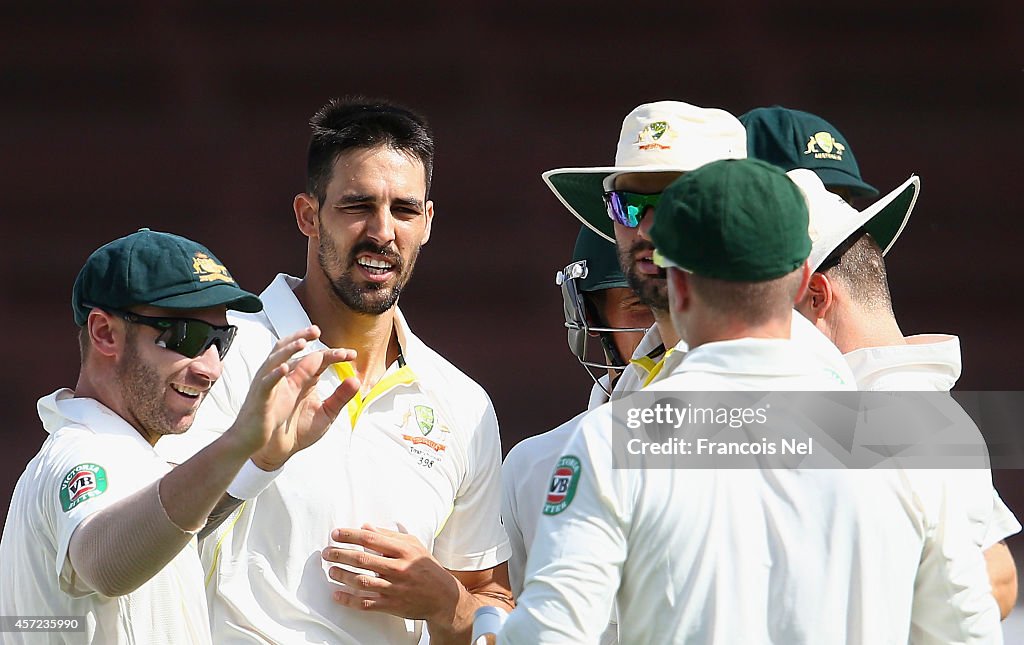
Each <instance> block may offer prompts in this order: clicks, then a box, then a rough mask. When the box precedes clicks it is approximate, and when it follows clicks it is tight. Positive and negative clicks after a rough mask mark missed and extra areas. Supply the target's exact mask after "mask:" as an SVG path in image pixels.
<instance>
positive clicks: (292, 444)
mask: <svg viewBox="0 0 1024 645" xmlns="http://www.w3.org/2000/svg"><path fill="white" fill-rule="evenodd" d="M72 308H73V311H74V319H75V323H76V324H77V325H78V326H79V344H80V346H81V355H82V367H81V371H80V373H79V378H78V384H77V385H76V387H75V389H74V390H70V389H60V390H57V391H56V392H54V393H53V394H50V395H49V396H45V397H43V398H42V399H40V400H39V403H38V409H39V417H40V419H41V420H42V422H43V427H44V428H45V429H46V431H47V433H49V437H48V438H47V439H46V441H45V442H43V446H42V448H41V449H40V451H39V453H38V454H37V455H36V456H35V458H34V459H33V460H32V461H31V462H30V463H29V465H28V467H27V468H26V469H25V472H24V474H23V475H22V476H21V478H20V479H19V481H18V484H17V487H16V488H15V490H14V496H13V499H12V501H11V507H10V510H9V512H8V516H7V523H6V525H5V527H4V533H3V538H2V540H0V568H2V569H3V571H4V575H3V576H0V615H2V616H4V618H5V619H7V617H12V616H13V617H64V619H63V621H53V620H51V621H50V625H51V627H53V628H54V629H53V630H52V632H54V633H50V634H48V635H49V636H59V635H58V634H56V633H55V632H56V631H65V632H67V634H66V636H67V637H68V640H67V641H66V642H74V643H104V644H107V643H113V644H128V643H211V642H212V638H211V633H210V622H209V615H208V612H207V603H206V593H205V591H204V589H203V587H204V584H203V570H202V566H201V565H200V561H199V556H198V553H197V551H196V539H195V534H196V533H197V532H198V531H199V529H201V528H203V526H204V525H205V524H206V521H207V517H208V516H209V514H210V512H211V510H212V509H213V507H214V505H215V503H216V502H217V501H218V500H219V499H220V498H221V497H222V496H223V495H224V493H225V490H230V485H231V483H232V478H233V477H235V475H236V474H237V473H238V471H239V469H240V468H241V466H242V464H243V463H245V462H247V461H248V460H250V459H252V460H256V461H257V462H258V461H260V460H266V459H269V460H274V461H279V460H281V459H288V458H289V457H290V456H291V455H292V454H293V453H294V452H296V451H297V450H299V449H301V448H302V447H303V446H304V445H308V444H309V443H312V442H315V441H317V439H319V437H320V435H322V434H323V432H324V431H325V430H326V429H327V426H328V425H329V424H330V422H331V420H332V419H333V418H334V417H336V416H337V415H338V413H339V412H340V411H341V410H342V409H343V408H344V405H345V403H346V402H347V401H348V399H349V398H350V397H351V396H352V394H353V392H355V390H356V389H357V388H358V383H357V382H356V381H355V380H351V381H348V382H346V383H344V384H343V385H342V386H341V387H339V388H338V389H337V390H335V391H334V393H333V394H332V395H331V396H330V397H328V398H327V399H325V400H323V401H321V400H320V399H319V398H318V397H317V395H316V394H315V392H314V391H313V387H314V386H315V384H316V382H317V380H318V379H319V377H320V374H321V373H322V372H323V371H324V370H325V369H326V368H328V367H329V366H330V365H331V364H333V363H335V362H338V361H346V360H351V359H352V357H353V356H354V352H352V351H350V350H345V349H336V350H335V349H332V350H324V351H314V352H311V353H307V354H305V355H304V356H303V357H302V358H301V359H292V357H293V356H294V355H295V354H296V352H299V351H300V350H302V349H303V348H304V347H305V346H306V343H307V342H311V341H313V340H315V339H316V338H317V337H318V336H319V330H318V329H317V328H315V327H309V328H306V329H304V330H301V331H299V332H297V333H295V334H292V335H291V336H288V337H287V338H283V339H281V342H279V343H278V344H277V345H276V346H275V347H274V351H273V352H272V353H271V354H270V356H269V357H268V358H267V360H266V361H265V362H264V363H263V366H262V367H261V368H260V372H259V378H258V379H257V380H256V381H255V382H254V383H253V385H252V387H251V388H250V389H249V393H248V396H247V397H246V399H245V403H243V404H242V406H241V410H240V412H239V414H238V416H237V418H236V419H235V422H234V424H233V425H232V426H231V428H230V429H229V430H228V431H227V432H225V433H224V435H223V436H222V437H221V438H220V439H219V440H218V441H216V442H214V443H212V444H211V445H210V446H209V447H207V449H206V450H204V451H202V452H200V453H198V454H197V455H195V456H194V457H193V458H192V459H189V460H187V461H185V462H184V463H182V464H181V465H180V466H178V467H177V468H174V469H173V470H172V469H171V467H170V466H169V465H168V464H167V462H166V461H165V460H163V459H162V458H161V457H160V456H159V455H158V454H157V453H156V452H155V451H154V449H153V447H154V445H155V444H156V443H157V441H159V440H160V439H161V437H164V436H167V435H174V434H180V433H183V432H185V431H187V430H188V429H189V427H190V426H191V425H192V421H193V419H194V418H195V414H196V411H197V410H198V408H199V405H200V404H201V403H202V402H203V399H204V398H205V397H206V394H207V393H208V392H209V390H210V387H211V386H212V385H213V383H214V382H215V381H217V379H218V377H219V376H220V374H221V361H222V360H223V358H224V357H225V355H226V354H227V353H228V351H229V350H230V348H231V344H232V341H233V340H234V335H235V328H234V327H233V326H231V325H229V324H227V318H226V311H227V310H228V309H235V310H240V311H250V312H255V311H259V310H260V309H262V308H263V305H262V304H261V302H260V300H259V298H257V297H256V296H254V295H252V294H251V293H249V292H247V291H243V290H242V289H241V288H239V286H238V284H237V283H236V282H235V280H234V278H233V277H232V276H231V274H230V273H229V272H228V270H227V268H226V267H225V266H224V265H223V264H221V262H220V261H219V260H218V259H217V258H216V257H215V256H214V255H213V254H212V253H211V252H210V251H209V249H207V248H206V247H204V246H202V245H200V244H197V243H196V242H193V241H192V240H188V239H186V238H183V237H179V236H177V235H172V234H169V233H158V232H155V231H151V230H149V229H142V230H140V231H138V232H137V233H133V234H131V235H128V236H126V237H123V238H120V239H118V240H115V241H113V242H110V243H109V244H106V245H104V246H102V247H101V248H99V249H98V250H96V251H95V252H94V253H93V254H92V255H90V256H89V259H88V260H87V261H86V263H85V266H84V267H83V268H82V270H81V272H80V273H79V275H78V279H77V280H76V281H75V286H74V290H73V294H72ZM0 631H3V632H5V634H4V639H3V640H4V642H5V643H28V642H33V643H35V642H40V640H39V638H40V634H39V633H38V632H35V631H34V630H33V629H19V626H18V625H16V624H15V625H8V624H3V625H0ZM48 642H56V641H48ZM61 642H65V641H63V640H62V641H61Z"/></svg>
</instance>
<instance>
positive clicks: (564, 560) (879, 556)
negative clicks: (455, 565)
mask: <svg viewBox="0 0 1024 645" xmlns="http://www.w3.org/2000/svg"><path fill="white" fill-rule="evenodd" d="M672 363H673V366H670V367H666V369H670V368H671V372H670V373H669V374H668V376H667V377H666V378H664V379H662V380H660V381H657V382H655V383H652V384H651V385H649V386H648V389H656V390H664V391H687V390H696V391H701V390H712V391H714V390H725V389H749V390H764V391H778V390H797V391H800V390H839V389H852V385H849V384H840V383H839V382H838V381H837V380H836V379H834V378H832V377H831V376H830V375H828V374H826V372H825V371H824V370H823V369H822V365H821V363H820V361H819V360H818V359H817V358H816V357H815V356H814V355H813V353H811V352H808V351H806V350H804V349H802V348H800V347H798V346H797V345H796V344H795V343H793V342H791V341H786V340H764V339H744V340H737V341H728V342H719V343H709V344H706V345H702V346H701V347H698V348H697V349H695V350H692V351H690V352H689V353H687V354H686V355H685V357H683V358H682V359H681V360H680V361H679V363H678V365H674V363H675V361H673V362H672ZM611 422H612V414H611V406H609V405H605V406H602V407H601V408H598V409H597V410H595V411H593V412H591V413H589V414H587V415H586V416H585V417H583V419H582V420H581V421H580V423H579V428H578V430H577V431H576V432H575V433H574V434H573V436H572V438H571V439H570V441H569V443H568V445H567V447H566V448H565V453H564V456H563V459H564V460H565V461H566V464H568V465H569V466H571V468H569V470H571V471H572V472H573V474H572V475H571V477H572V482H571V483H570V484H569V486H568V490H570V491H572V494H570V495H567V496H566V498H565V502H564V503H563V504H560V505H559V506H558V508H562V510H561V511H560V512H557V513H556V514H550V515H549V514H543V515H541V517H540V521H539V523H538V525H537V528H536V535H535V539H534V543H533V547H532V549H531V552H530V558H529V562H528V565H527V572H526V583H525V587H524V591H523V593H522V595H521V596H520V597H519V599H518V606H517V608H516V610H515V611H514V612H513V613H512V614H511V615H510V617H509V619H508V621H507V622H506V623H505V627H504V629H503V630H502V631H501V634H500V637H499V642H501V643H517V644H518V643H524V644H525V643H529V644H531V645H533V644H536V643H581V642H593V641H594V640H595V639H596V638H597V637H598V635H599V634H600V632H601V630H602V629H603V627H604V621H605V620H606V617H607V616H608V612H609V610H610V608H611V606H612V602H613V600H615V601H617V605H618V611H619V636H620V640H621V642H623V643H691V644H705V643H706V644H711V643H716V644H721V643H730V644H731V643H758V644H761V643H786V644H787V645H789V644H801V643H807V644H810V643H847V644H851V645H852V644H855V643H862V644H864V645H868V644H872V645H874V644H876V643H906V642H907V641H908V638H909V634H910V624H911V620H912V613H913V611H914V607H915V602H917V601H918V598H916V597H915V593H920V594H922V595H923V594H934V595H939V596H941V597H942V599H943V600H944V601H946V609H947V612H948V613H949V614H950V615H951V616H954V617H956V618H957V620H956V621H955V627H956V628H958V629H959V628H962V629H960V631H959V632H957V633H956V634H952V633H951V634H950V637H951V640H950V641H949V642H979V643H980V642H999V615H998V609H997V608H996V606H995V602H994V600H993V599H992V597H991V594H990V593H989V589H988V586H987V577H986V573H985V570H984V562H983V560H980V559H978V560H975V561H973V562H972V565H973V566H970V567H965V568H963V569H961V570H957V571H956V572H955V573H956V574H957V575H958V576H959V577H955V576H953V575H952V574H949V571H948V567H945V568H944V567H943V566H942V565H943V563H942V562H938V563H935V564H934V566H933V564H932V559H931V558H930V555H931V554H933V553H934V552H935V551H936V550H938V551H939V552H940V553H952V552H954V551H958V552H964V551H969V549H966V548H965V547H964V543H965V541H966V540H965V536H964V535H963V534H956V535H953V534H943V535H935V534H934V533H933V532H931V527H930V526H929V524H928V519H927V518H925V517H923V512H922V510H921V508H920V504H919V503H918V502H917V500H915V498H914V493H913V491H912V490H911V489H910V487H909V485H908V484H907V482H906V481H905V479H904V478H903V477H902V476H901V474H902V471H899V470H886V471H849V470H812V469H805V470H800V469H793V470H781V469H776V470H757V469H746V470H739V469H736V470H709V469H672V470H653V469H652V470H643V469H631V470H627V469H613V468H612V464H611V455H612V450H611V440H612V439H611V438H612V432H611V428H610V425H611ZM627 432H629V431H628V429H627ZM637 432H643V430H642V429H641V430H638V431H637ZM561 462H562V460H560V462H559V463H561ZM567 467H568V466H567ZM974 551H975V552H976V551H977V549H974ZM975 555H977V556H978V558H980V554H978V553H976V554H975ZM957 561H958V562H959V560H957ZM927 567H931V568H930V569H927V570H926V568H927ZM947 574H948V575H947ZM918 575H932V576H933V578H934V580H935V581H936V584H933V585H929V586H928V588H927V589H924V590H922V591H920V592H916V591H915V587H914V584H915V580H916V579H917V577H918ZM950 585H951V586H952V587H951V586H950ZM951 588H955V589H957V590H959V591H958V593H956V594H954V595H953V597H952V598H950V597H948V596H949V595H950V591H949V590H950V589H951ZM972 612H973V613H972ZM974 619H977V620H974ZM972 621H973V622H972ZM963 634H968V635H970V636H971V638H972V639H973V640H967V639H964V640H962V641H961V640H958V638H953V636H957V637H959V636H961V635H963ZM986 639H987V640H986Z"/></svg>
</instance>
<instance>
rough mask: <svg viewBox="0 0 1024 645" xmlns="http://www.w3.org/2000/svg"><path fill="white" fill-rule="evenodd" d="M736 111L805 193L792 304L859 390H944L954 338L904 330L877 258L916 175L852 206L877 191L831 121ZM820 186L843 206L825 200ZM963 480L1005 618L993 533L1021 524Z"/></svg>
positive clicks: (1003, 582) (767, 110) (897, 230)
mask: <svg viewBox="0 0 1024 645" xmlns="http://www.w3.org/2000/svg"><path fill="white" fill-rule="evenodd" d="M739 119H740V122H741V123H743V125H744V127H745V128H746V131H747V152H748V154H749V155H750V156H751V157H754V158H757V159H762V160H764V161H767V162H769V163H772V164H774V165H776V166H779V167H781V168H782V169H783V170H786V171H801V172H796V173H795V174H794V175H793V176H792V178H793V179H794V181H796V182H797V183H798V184H799V185H800V186H801V188H802V189H804V191H805V193H807V195H808V198H809V199H811V200H812V207H811V209H810V210H811V224H812V231H813V233H812V238H813V239H814V249H813V250H812V252H811V259H812V268H814V269H815V273H814V275H813V276H812V278H811V284H810V288H809V289H808V294H807V297H806V298H805V299H804V300H803V301H802V303H801V305H800V307H799V310H800V312H801V313H802V314H803V315H804V317H806V318H808V319H809V320H811V322H813V323H815V325H816V326H817V327H818V328H819V329H820V330H821V331H822V333H823V334H825V335H826V336H827V337H828V338H829V339H831V340H833V341H835V342H836V344H837V345H838V346H839V349H840V351H842V352H843V354H844V358H845V360H846V361H847V362H848V364H849V365H850V368H851V370H852V371H853V374H854V378H855V379H856V381H857V384H858V389H861V390H867V391H907V390H940V391H949V390H950V389H952V387H953V385H954V384H955V383H956V381H957V379H958V378H959V377H960V370H961V360H960V341H959V339H958V338H956V337H955V336H949V335H945V334H921V335H915V336H909V337H904V335H903V332H902V331H901V330H900V328H899V325H898V323H897V321H896V318H895V316H894V314H893V309H892V299H891V296H890V294H889V285H888V278H887V274H886V269H885V262H884V260H883V256H884V255H885V254H886V253H888V252H889V250H890V249H891V248H892V246H893V245H894V244H895V242H896V239H897V238H898V237H899V235H900V234H901V233H902V232H903V229H904V228H905V227H906V225H907V222H908V221H909V218H910V214H911V212H912V211H913V208H914V205H915V204H916V201H917V195H918V192H919V190H920V180H918V179H917V178H916V177H912V178H911V179H908V180H907V181H906V182H904V183H903V184H902V185H901V186H899V187H898V188H897V189H895V190H893V191H892V192H890V193H889V194H888V195H886V196H885V197H883V198H882V199H879V200H878V201H876V202H875V203H874V204H872V205H871V206H870V207H869V208H866V209H865V210H864V211H863V212H862V213H858V212H857V211H856V210H855V209H853V208H852V207H849V206H847V204H852V203H854V200H862V199H864V198H867V197H873V196H876V195H878V190H877V189H876V188H875V187H874V186H872V185H870V184H868V183H866V182H865V181H864V180H863V178H862V177H861V174H860V167H859V166H858V164H857V160H856V157H854V154H853V148H852V147H851V146H850V143H849V141H848V140H847V139H846V137H845V136H844V135H843V134H842V133H841V132H840V131H839V130H838V129H837V128H836V127H835V126H834V125H832V124H831V123H830V122H828V121H826V120H825V119H823V118H821V117H820V116H818V115H816V114H811V113H809V112H805V111H802V110H793V109H788V108H784V107H781V106H777V105H776V106H772V107H762V108H756V109H753V110H751V111H750V112H747V113H746V114H744V115H742V116H741V117H739ZM808 171H813V173H814V175H815V176H816V177H817V179H818V181H814V179H812V178H810V177H808V176H807V174H806V173H807V172H808ZM821 185H824V188H825V189H827V190H828V192H830V193H833V194H835V195H838V196H840V197H842V199H843V201H844V202H845V204H844V203H843V202H838V201H836V200H834V199H829V198H828V195H827V194H826V193H824V192H823V191H822V190H821ZM826 299H827V304H826ZM949 474H950V475H960V476H964V475H966V473H964V472H955V473H949ZM970 479H971V481H965V482H964V486H962V487H961V489H960V490H961V491H962V492H966V491H973V493H972V496H973V499H974V503H973V504H972V505H971V508H972V510H971V521H972V522H973V523H974V524H975V526H976V527H978V531H979V536H978V543H979V545H980V546H981V547H982V549H983V550H984V552H985V558H986V561H987V563H988V566H989V572H990V578H991V582H992V590H993V595H994V596H995V598H996V600H997V601H998V603H999V606H1000V611H1001V614H1002V617H1003V618H1006V616H1007V615H1009V612H1010V611H1011V610H1012V609H1013V606H1014V604H1015V603H1016V598H1017V570H1016V567H1015V566H1014V563H1013V557H1012V555H1011V554H1010V551H1009V549H1008V548H1007V547H1006V544H1005V543H1003V542H1002V540H1003V539H1004V538H1006V537H1008V536H1009V535H1013V534H1015V533H1017V532H1018V531H1019V530H1020V525H1019V524H1018V522H1017V520H1016V519H1015V518H1014V516H1013V514H1012V513H1011V512H1010V510H1009V509H1008V508H1007V507H1006V505H1005V504H1004V503H1003V502H1002V500H1001V498H1000V497H999V495H998V493H997V492H996V491H995V489H994V488H993V486H992V483H991V473H989V472H984V473H982V472H980V471H978V472H974V473H973V476H972V477H971V478H970Z"/></svg>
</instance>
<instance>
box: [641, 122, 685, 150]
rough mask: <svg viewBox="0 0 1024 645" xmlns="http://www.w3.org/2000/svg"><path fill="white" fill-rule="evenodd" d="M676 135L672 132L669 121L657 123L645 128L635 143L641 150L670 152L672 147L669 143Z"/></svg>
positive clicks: (649, 124)
mask: <svg viewBox="0 0 1024 645" xmlns="http://www.w3.org/2000/svg"><path fill="white" fill-rule="evenodd" d="M674 134H675V133H673V132H670V128H669V125H668V121H655V122H653V123H648V124H647V125H645V126H644V129H643V130H641V131H640V134H638V135H637V136H636V141H634V143H635V144H636V146H637V147H638V148H640V149H641V150H668V149H669V148H671V147H672V146H670V145H668V142H669V141H670V140H671V139H674V138H675V137H674V136H672V135H674ZM665 135H670V136H665Z"/></svg>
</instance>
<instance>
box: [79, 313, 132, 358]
mask: <svg viewBox="0 0 1024 645" xmlns="http://www.w3.org/2000/svg"><path fill="white" fill-rule="evenodd" d="M85 324H86V325H87V327H88V329H89V342H90V343H91V344H92V349H93V351H95V352H97V353H99V354H101V355H103V356H108V357H114V356H117V355H118V354H120V353H121V352H122V351H123V349H124V339H125V333H124V326H123V325H118V324H117V323H115V322H114V319H113V317H112V316H111V315H110V314H108V313H107V312H105V311H102V310H100V309H93V310H92V311H90V312H89V317H88V318H87V319H86V321H85Z"/></svg>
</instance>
